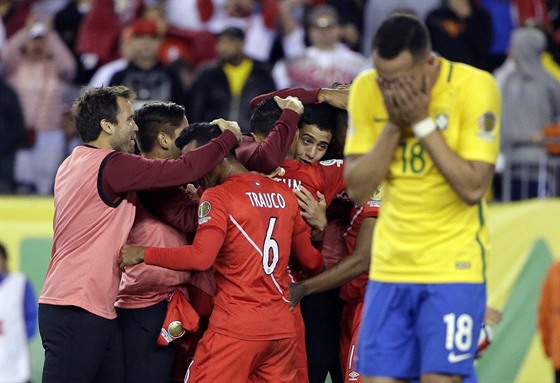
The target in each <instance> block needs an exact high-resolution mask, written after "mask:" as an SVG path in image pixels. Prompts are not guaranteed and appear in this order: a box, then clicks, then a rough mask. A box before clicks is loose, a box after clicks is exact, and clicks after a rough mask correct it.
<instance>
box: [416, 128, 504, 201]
mask: <svg viewBox="0 0 560 383" xmlns="http://www.w3.org/2000/svg"><path fill="white" fill-rule="evenodd" d="M421 142H422V145H423V146H424V147H425V148H426V150H427V152H428V154H429V155H430V157H431V158H432V161H433V162H434V164H435V166H436V167H437V168H438V170H439V171H440V172H441V174H442V175H443V177H445V179H446V180H447V182H448V183H449V185H450V186H451V188H452V189H453V190H454V191H455V193H457V195H458V196H459V197H460V198H461V199H462V200H463V201H465V203H467V204H469V205H474V204H476V203H478V202H479V201H480V200H481V199H482V197H484V194H485V193H486V190H487V189H488V187H489V185H490V182H491V181H492V176H493V175H494V165H492V164H489V163H485V162H480V161H468V160H465V159H464V158H462V157H461V156H459V155H458V154H457V153H455V152H454V151H453V150H451V148H450V147H449V146H448V145H447V143H446V142H445V140H444V138H443V136H442V135H441V134H440V133H439V132H437V131H434V132H432V133H430V134H429V135H427V136H426V137H424V138H422V140H421Z"/></svg>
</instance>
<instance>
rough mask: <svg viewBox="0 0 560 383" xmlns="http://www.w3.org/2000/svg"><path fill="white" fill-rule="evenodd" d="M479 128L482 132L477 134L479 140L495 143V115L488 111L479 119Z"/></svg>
mask: <svg viewBox="0 0 560 383" xmlns="http://www.w3.org/2000/svg"><path fill="white" fill-rule="evenodd" d="M478 127H479V129H480V131H479V132H478V133H477V134H476V135H477V136H478V137H479V138H481V139H483V140H485V141H494V140H495V137H494V134H493V131H494V129H495V128H496V116H495V115H494V113H492V112H490V111H488V112H486V113H484V114H483V115H482V116H480V117H479V118H478Z"/></svg>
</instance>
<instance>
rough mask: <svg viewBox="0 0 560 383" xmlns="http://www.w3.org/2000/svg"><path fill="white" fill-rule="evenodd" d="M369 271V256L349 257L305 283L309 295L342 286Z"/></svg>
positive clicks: (356, 255)
mask: <svg viewBox="0 0 560 383" xmlns="http://www.w3.org/2000/svg"><path fill="white" fill-rule="evenodd" d="M368 269H369V254H368V257H366V258H364V257H361V256H360V255H358V254H352V255H349V256H348V257H346V258H343V259H342V260H340V261H339V262H338V263H337V264H336V265H334V266H333V267H331V268H330V269H327V270H325V271H323V272H322V273H321V274H319V275H316V276H314V277H312V278H310V279H306V280H305V281H303V282H302V283H303V285H305V287H306V288H307V295H310V294H316V293H320V292H323V291H328V290H331V289H334V288H336V287H339V286H342V285H343V284H345V283H346V282H349V281H351V280H352V279H354V278H356V277H357V276H358V275H360V274H362V273H364V272H366V271H367V270H368Z"/></svg>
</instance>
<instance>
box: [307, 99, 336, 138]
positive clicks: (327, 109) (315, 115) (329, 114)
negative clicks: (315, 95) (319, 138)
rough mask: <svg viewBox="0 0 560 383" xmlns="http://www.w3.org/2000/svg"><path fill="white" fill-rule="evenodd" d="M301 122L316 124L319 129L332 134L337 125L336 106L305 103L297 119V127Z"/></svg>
mask: <svg viewBox="0 0 560 383" xmlns="http://www.w3.org/2000/svg"><path fill="white" fill-rule="evenodd" d="M303 124H306V125H317V128H319V130H322V131H324V132H329V133H331V134H332V135H333V136H334V135H335V133H336V127H337V108H335V107H334V106H332V105H330V104H326V103H317V104H307V105H305V109H304V110H303V114H302V115H301V118H300V120H299V127H300V128H301V127H302V126H303Z"/></svg>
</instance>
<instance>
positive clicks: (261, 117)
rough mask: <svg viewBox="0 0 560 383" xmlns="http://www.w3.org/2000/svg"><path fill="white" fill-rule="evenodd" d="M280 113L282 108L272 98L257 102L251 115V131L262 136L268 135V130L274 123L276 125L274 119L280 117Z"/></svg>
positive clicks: (272, 127)
mask: <svg viewBox="0 0 560 383" xmlns="http://www.w3.org/2000/svg"><path fill="white" fill-rule="evenodd" d="M281 115H282V109H281V108H280V107H279V106H278V104H277V103H276V101H274V99H273V98H267V99H265V100H262V101H261V102H259V103H258V104H257V107H256V108H255V110H254V111H253V114H252V115H251V122H250V127H251V132H253V133H255V134H259V135H261V136H263V137H266V136H268V134H269V133H270V131H271V130H272V129H274V125H276V121H278V120H279V119H280V116H281Z"/></svg>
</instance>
